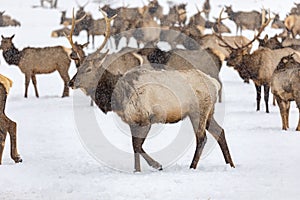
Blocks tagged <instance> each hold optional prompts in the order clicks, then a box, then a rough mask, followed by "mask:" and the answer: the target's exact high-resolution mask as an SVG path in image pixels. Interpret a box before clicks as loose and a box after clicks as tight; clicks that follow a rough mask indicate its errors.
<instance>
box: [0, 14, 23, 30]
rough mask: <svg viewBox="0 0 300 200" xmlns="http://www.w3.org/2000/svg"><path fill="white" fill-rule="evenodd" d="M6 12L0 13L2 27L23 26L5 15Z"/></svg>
mask: <svg viewBox="0 0 300 200" xmlns="http://www.w3.org/2000/svg"><path fill="white" fill-rule="evenodd" d="M4 13H5V11H3V12H0V27H2V26H21V23H20V22H18V21H17V20H15V19H12V18H11V17H10V16H8V15H4Z"/></svg>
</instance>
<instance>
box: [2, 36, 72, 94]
mask: <svg viewBox="0 0 300 200" xmlns="http://www.w3.org/2000/svg"><path fill="white" fill-rule="evenodd" d="M13 38H14V35H13V36H12V37H3V36H2V40H1V46H0V49H2V51H3V57H4V59H5V61H6V62H7V63H8V64H9V65H17V66H18V67H19V68H20V70H21V71H22V72H23V73H24V74H25V95H24V96H25V97H27V92H28V85H29V82H30V80H32V82H33V85H34V89H35V95H36V97H39V94H38V89H37V81H36V77H35V75H36V74H48V73H52V72H54V71H58V73H59V75H60V76H61V78H62V79H63V81H64V91H63V95H62V97H66V96H69V88H68V82H69V80H70V77H69V74H68V70H69V67H70V63H71V60H70V58H69V55H68V54H69V53H71V50H70V49H67V48H64V47H62V46H55V47H45V48H32V47H27V48H24V49H23V50H21V51H19V50H18V49H17V48H16V47H15V46H14V44H13V42H12V39H13ZM68 51H69V52H68Z"/></svg>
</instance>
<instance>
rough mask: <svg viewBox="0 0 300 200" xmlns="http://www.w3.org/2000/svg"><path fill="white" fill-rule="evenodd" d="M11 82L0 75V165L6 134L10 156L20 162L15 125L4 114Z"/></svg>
mask: <svg viewBox="0 0 300 200" xmlns="http://www.w3.org/2000/svg"><path fill="white" fill-rule="evenodd" d="M11 86H12V81H11V80H10V79H8V78H7V77H5V76H3V75H1V74H0V165H1V164H2V154H3V150H4V145H5V139H6V135H7V133H9V136H10V156H11V158H12V159H13V160H14V161H15V162H16V163H18V162H22V159H21V156H20V155H19V153H18V150H17V123H16V122H14V121H12V120H11V119H9V118H8V117H7V116H6V114H5V105H6V99H7V95H8V92H9V89H10V88H11Z"/></svg>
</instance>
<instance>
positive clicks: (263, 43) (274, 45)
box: [257, 34, 283, 49]
mask: <svg viewBox="0 0 300 200" xmlns="http://www.w3.org/2000/svg"><path fill="white" fill-rule="evenodd" d="M257 40H258V43H259V45H258V46H259V47H266V48H269V49H281V48H283V45H282V44H281V42H279V40H278V35H277V34H276V35H274V36H273V37H271V38H270V39H269V36H268V34H266V35H265V37H264V38H263V39H259V38H257Z"/></svg>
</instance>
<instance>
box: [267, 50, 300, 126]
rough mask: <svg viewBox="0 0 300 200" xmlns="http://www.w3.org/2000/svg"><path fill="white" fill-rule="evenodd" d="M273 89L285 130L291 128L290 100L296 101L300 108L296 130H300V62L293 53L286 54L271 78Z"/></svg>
mask: <svg viewBox="0 0 300 200" xmlns="http://www.w3.org/2000/svg"><path fill="white" fill-rule="evenodd" d="M271 91H272V93H273V94H274V96H275V98H276V100H277V103H278V105H279V109H280V115H281V119H282V129H283V130H287V129H288V128H289V109H290V101H296V104H297V107H298V109H299V122H298V126H297V128H296V131H300V63H299V62H297V61H296V60H295V59H294V58H293V55H288V56H285V57H283V58H282V59H281V61H280V62H279V64H278V66H277V68H276V70H275V71H274V74H273V76H272V79H271Z"/></svg>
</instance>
